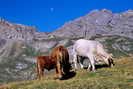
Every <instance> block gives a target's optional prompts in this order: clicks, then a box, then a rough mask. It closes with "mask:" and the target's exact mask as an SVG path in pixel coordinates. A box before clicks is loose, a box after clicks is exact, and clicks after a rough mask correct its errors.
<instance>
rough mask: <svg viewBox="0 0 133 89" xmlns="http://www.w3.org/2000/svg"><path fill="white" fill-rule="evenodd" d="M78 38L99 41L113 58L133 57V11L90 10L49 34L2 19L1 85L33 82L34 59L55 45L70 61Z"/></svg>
mask: <svg viewBox="0 0 133 89" xmlns="http://www.w3.org/2000/svg"><path fill="white" fill-rule="evenodd" d="M81 38H84V39H91V40H98V41H100V42H101V43H103V45H104V46H105V48H106V50H107V51H108V52H109V53H112V54H113V57H116V58H119V57H125V56H133V10H128V11H126V12H122V13H112V12H111V11H109V10H106V9H103V10H93V11H91V12H90V13H88V14H86V15H85V16H82V17H79V18H77V19H75V20H73V21H69V22H66V23H65V24H64V25H63V26H62V27H60V28H59V29H57V30H55V31H54V32H49V33H48V32H38V31H37V29H36V28H35V27H34V26H25V25H22V24H15V23H12V22H9V21H6V20H4V19H2V18H1V19H0V84H3V83H8V82H11V81H18V80H29V79H35V76H36V72H35V59H36V56H39V55H48V54H49V53H50V51H51V49H52V48H54V47H55V46H58V45H64V46H65V47H67V48H68V51H69V54H70V59H72V45H73V44H74V42H75V41H76V40H78V39H81ZM47 73H49V72H47Z"/></svg>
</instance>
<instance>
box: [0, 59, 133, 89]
mask: <svg viewBox="0 0 133 89" xmlns="http://www.w3.org/2000/svg"><path fill="white" fill-rule="evenodd" d="M114 62H115V66H114V67H112V68H109V67H106V66H105V65H101V64H100V65H96V67H97V70H96V72H91V71H88V70H83V69H81V70H77V71H76V73H71V74H72V76H71V77H70V78H68V79H64V80H59V79H54V74H50V75H49V76H45V77H44V79H42V80H28V81H16V82H13V83H9V84H6V85H3V86H0V89H133V57H126V58H121V59H114Z"/></svg>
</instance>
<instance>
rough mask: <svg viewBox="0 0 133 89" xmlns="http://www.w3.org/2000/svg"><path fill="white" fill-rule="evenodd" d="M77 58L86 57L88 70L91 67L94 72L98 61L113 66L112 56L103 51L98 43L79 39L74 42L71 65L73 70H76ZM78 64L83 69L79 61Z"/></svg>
mask: <svg viewBox="0 0 133 89" xmlns="http://www.w3.org/2000/svg"><path fill="white" fill-rule="evenodd" d="M77 56H84V57H88V59H89V66H88V69H90V68H91V67H92V70H93V71H95V64H96V62H98V61H103V62H105V63H106V64H108V65H109V66H112V65H114V63H113V60H112V56H111V55H110V54H108V53H107V52H106V51H105V50H104V48H103V45H102V44H101V43H100V42H98V41H93V40H85V39H80V40H77V41H76V42H75V44H74V46H73V63H74V66H75V69H77ZM79 64H80V66H81V68H83V64H81V62H80V61H79Z"/></svg>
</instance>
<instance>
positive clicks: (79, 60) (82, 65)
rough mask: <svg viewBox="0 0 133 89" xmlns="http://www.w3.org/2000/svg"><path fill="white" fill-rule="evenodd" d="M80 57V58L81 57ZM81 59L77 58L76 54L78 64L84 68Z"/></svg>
mask: <svg viewBox="0 0 133 89" xmlns="http://www.w3.org/2000/svg"><path fill="white" fill-rule="evenodd" d="M81 59H82V58H81ZM81 59H79V56H77V60H78V61H79V65H80V67H81V69H83V68H84V66H83V64H82V63H81V61H80V60H81Z"/></svg>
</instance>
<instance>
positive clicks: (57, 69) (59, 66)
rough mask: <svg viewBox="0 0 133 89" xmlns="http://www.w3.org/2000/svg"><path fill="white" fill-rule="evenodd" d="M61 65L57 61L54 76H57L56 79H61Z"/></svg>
mask: <svg viewBox="0 0 133 89" xmlns="http://www.w3.org/2000/svg"><path fill="white" fill-rule="evenodd" d="M61 68H62V67H61V64H60V63H59V61H58V62H57V65H56V74H58V77H59V78H61V77H62V74H63V73H62V69H61Z"/></svg>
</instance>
